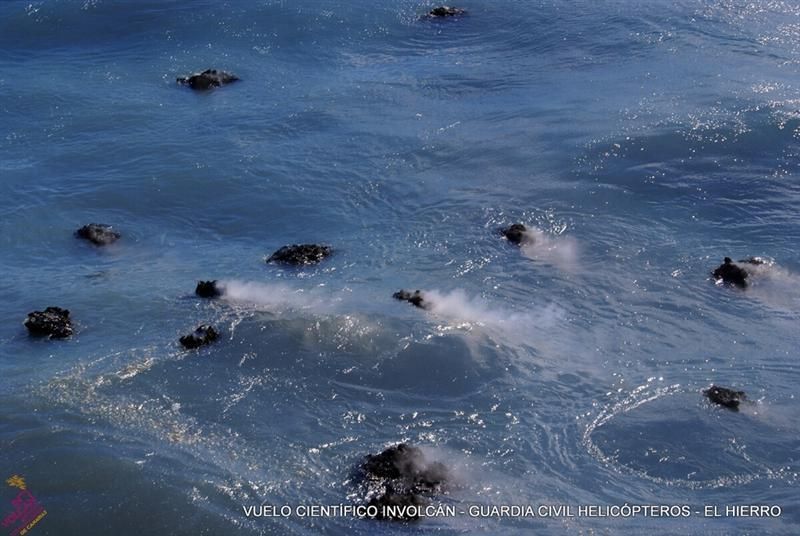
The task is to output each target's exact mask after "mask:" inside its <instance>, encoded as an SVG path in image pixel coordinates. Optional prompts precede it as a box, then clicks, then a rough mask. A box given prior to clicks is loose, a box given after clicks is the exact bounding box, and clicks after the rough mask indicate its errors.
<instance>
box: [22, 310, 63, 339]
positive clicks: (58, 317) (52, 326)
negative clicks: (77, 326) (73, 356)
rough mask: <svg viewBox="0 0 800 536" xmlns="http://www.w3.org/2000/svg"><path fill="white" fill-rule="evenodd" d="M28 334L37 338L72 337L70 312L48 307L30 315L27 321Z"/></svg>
mask: <svg viewBox="0 0 800 536" xmlns="http://www.w3.org/2000/svg"><path fill="white" fill-rule="evenodd" d="M25 327H26V328H28V332H29V333H30V334H31V335H33V336H36V337H49V338H51V339H64V338H66V337H69V336H71V335H72V322H71V320H70V318H69V310H68V309H62V308H61V307H48V308H47V309H45V310H44V311H33V312H32V313H28V318H27V319H26V320H25Z"/></svg>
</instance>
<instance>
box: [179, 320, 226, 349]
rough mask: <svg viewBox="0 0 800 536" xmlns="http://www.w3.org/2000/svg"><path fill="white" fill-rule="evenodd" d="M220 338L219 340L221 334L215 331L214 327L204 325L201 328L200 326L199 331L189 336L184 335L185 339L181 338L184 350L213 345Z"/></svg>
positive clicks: (196, 330)
mask: <svg viewBox="0 0 800 536" xmlns="http://www.w3.org/2000/svg"><path fill="white" fill-rule="evenodd" d="M218 338H219V333H218V332H217V330H216V329H214V327H213V326H209V325H207V324H203V325H201V326H198V327H197V329H195V330H194V331H193V332H192V333H190V334H189V335H184V336H183V337H181V338H180V342H181V345H182V346H183V347H184V348H187V349H189V350H193V349H195V348H200V347H201V346H205V345H207V344H211V343H212V342H214V341H216V340H217V339H218Z"/></svg>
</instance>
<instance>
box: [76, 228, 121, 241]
mask: <svg viewBox="0 0 800 536" xmlns="http://www.w3.org/2000/svg"><path fill="white" fill-rule="evenodd" d="M75 236H76V237H78V238H82V239H84V240H88V241H89V242H91V243H92V244H94V245H96V246H106V245H108V244H111V243H113V242H116V241H117V240H119V239H120V238H121V236H122V235H121V234H119V233H118V232H117V231H115V230H114V229H113V227H111V226H110V225H106V224H105V223H90V224H88V225H84V226H83V227H81V228H80V229H78V230H77V231H75Z"/></svg>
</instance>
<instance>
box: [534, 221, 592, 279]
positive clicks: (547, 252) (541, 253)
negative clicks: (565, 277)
mask: <svg viewBox="0 0 800 536" xmlns="http://www.w3.org/2000/svg"><path fill="white" fill-rule="evenodd" d="M579 249H580V248H579V245H578V241H577V240H575V239H574V238H572V237H571V236H551V235H548V234H547V233H545V232H544V231H542V230H541V229H538V228H535V227H531V228H528V229H527V230H526V231H525V240H524V241H523V243H522V245H521V246H520V250H521V251H522V254H523V255H524V256H525V257H527V258H529V259H531V260H533V261H537V262H542V263H545V264H551V265H553V266H555V267H556V268H558V269H560V270H563V271H565V272H575V271H576V270H577V269H578V262H579V259H578V257H579Z"/></svg>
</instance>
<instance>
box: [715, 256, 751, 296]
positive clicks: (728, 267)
mask: <svg viewBox="0 0 800 536" xmlns="http://www.w3.org/2000/svg"><path fill="white" fill-rule="evenodd" d="M712 275H713V276H714V279H716V280H717V281H722V282H723V283H725V284H727V285H736V286H737V287H740V288H746V287H747V275H748V274H747V270H745V269H744V268H742V267H741V266H738V265H736V264H734V263H733V261H732V260H731V258H730V257H725V260H724V261H723V262H722V264H720V265H719V267H718V268H717V269H716V270H714V272H713V273H712Z"/></svg>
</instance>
